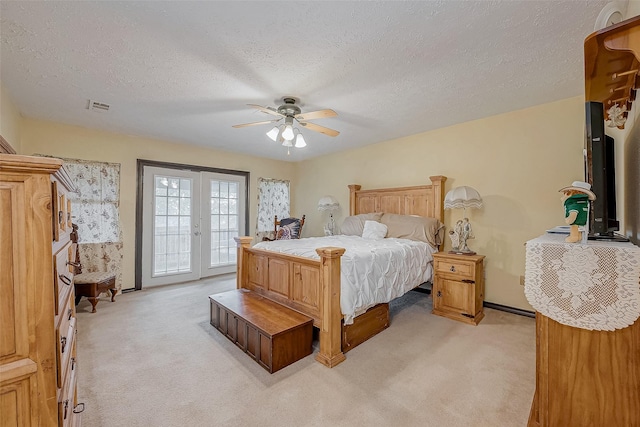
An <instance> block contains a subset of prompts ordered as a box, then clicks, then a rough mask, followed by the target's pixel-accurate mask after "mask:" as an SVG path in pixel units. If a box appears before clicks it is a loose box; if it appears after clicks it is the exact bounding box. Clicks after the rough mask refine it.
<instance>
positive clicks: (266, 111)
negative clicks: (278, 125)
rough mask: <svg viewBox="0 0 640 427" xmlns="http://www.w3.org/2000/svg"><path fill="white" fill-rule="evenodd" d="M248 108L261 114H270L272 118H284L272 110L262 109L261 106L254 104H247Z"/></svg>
mask: <svg viewBox="0 0 640 427" xmlns="http://www.w3.org/2000/svg"><path fill="white" fill-rule="evenodd" d="M247 105H248V106H249V107H252V108H255V109H257V110H260V111H262V112H263V113H267V114H271V115H273V116H278V117H284V114H280V113H278V112H277V111H276V110H274V109H273V108H269V107H263V106H262V105H256V104H247Z"/></svg>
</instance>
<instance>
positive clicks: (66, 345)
mask: <svg viewBox="0 0 640 427" xmlns="http://www.w3.org/2000/svg"><path fill="white" fill-rule="evenodd" d="M69 303H70V304H73V301H72V300H71V299H70V300H69ZM69 307H70V306H69ZM67 312H68V313H69V314H68V315H65V316H62V318H61V319H60V325H58V327H57V328H56V349H57V353H56V362H57V368H58V369H57V373H58V387H61V386H62V384H63V382H64V378H65V376H66V375H67V369H68V367H69V364H70V360H71V356H72V354H73V347H74V345H75V335H76V318H75V317H74V316H73V311H72V310H68V311H67Z"/></svg>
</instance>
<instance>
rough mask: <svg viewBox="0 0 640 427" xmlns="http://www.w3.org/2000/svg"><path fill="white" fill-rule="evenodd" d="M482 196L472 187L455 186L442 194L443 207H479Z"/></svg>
mask: <svg viewBox="0 0 640 427" xmlns="http://www.w3.org/2000/svg"><path fill="white" fill-rule="evenodd" d="M481 207H482V197H480V193H478V191H477V190H476V189H475V188H473V187H467V186H462V187H456V188H454V189H452V190H450V191H449V192H448V193H447V195H446V196H444V208H445V209H466V208H481Z"/></svg>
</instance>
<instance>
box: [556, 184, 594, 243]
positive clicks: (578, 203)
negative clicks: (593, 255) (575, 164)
mask: <svg viewBox="0 0 640 427" xmlns="http://www.w3.org/2000/svg"><path fill="white" fill-rule="evenodd" d="M559 191H560V192H561V193H562V197H561V200H562V201H563V202H564V220H565V222H566V223H567V224H568V225H570V226H571V229H570V232H569V236H568V237H567V238H566V239H564V241H565V242H568V243H577V242H580V241H581V240H582V232H581V231H580V229H579V228H578V227H579V226H584V225H586V224H587V219H588V218H589V201H592V200H595V199H596V195H595V194H594V193H593V191H591V184H589V183H588V182H584V181H573V183H572V184H571V185H569V186H568V187H564V188H561V189H560V190H559Z"/></svg>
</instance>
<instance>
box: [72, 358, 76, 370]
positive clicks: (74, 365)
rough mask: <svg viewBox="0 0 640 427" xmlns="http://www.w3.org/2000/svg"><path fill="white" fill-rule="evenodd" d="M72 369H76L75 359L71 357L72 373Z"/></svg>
mask: <svg viewBox="0 0 640 427" xmlns="http://www.w3.org/2000/svg"><path fill="white" fill-rule="evenodd" d="M74 369H76V358H75V357H72V358H71V370H72V371H73V370H74Z"/></svg>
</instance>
